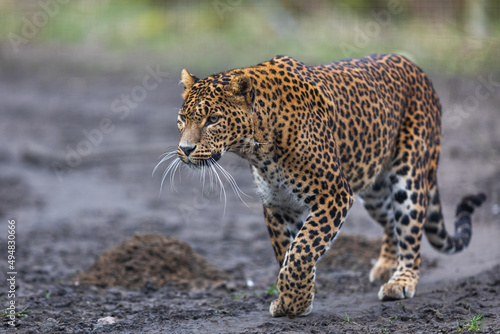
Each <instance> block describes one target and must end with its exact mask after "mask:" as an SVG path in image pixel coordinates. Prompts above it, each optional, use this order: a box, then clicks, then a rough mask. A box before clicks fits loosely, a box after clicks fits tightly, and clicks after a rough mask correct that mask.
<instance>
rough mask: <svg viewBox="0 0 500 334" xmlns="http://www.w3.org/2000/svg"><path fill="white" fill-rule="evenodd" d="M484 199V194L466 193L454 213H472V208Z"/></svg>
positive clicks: (479, 204)
mask: <svg viewBox="0 0 500 334" xmlns="http://www.w3.org/2000/svg"><path fill="white" fill-rule="evenodd" d="M484 201H486V194H484V193H479V194H476V195H467V196H465V197H464V198H462V200H461V201H460V204H459V205H458V207H457V211H456V214H457V215H459V214H460V213H462V212H468V213H469V214H472V213H473V212H474V208H477V207H479V206H481V204H483V202H484Z"/></svg>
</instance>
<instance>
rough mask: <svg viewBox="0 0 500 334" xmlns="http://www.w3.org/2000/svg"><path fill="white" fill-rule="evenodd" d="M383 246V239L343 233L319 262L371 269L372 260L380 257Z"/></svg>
mask: <svg viewBox="0 0 500 334" xmlns="http://www.w3.org/2000/svg"><path fill="white" fill-rule="evenodd" d="M381 246H382V240H381V239H375V240H371V239H368V238H365V237H362V236H359V235H344V234H341V235H339V237H338V238H337V240H335V242H334V243H333V245H332V248H330V250H329V251H328V252H327V253H326V254H325V256H324V257H323V258H322V259H321V261H320V262H319V263H320V265H328V266H338V267H342V268H346V269H351V270H361V269H369V268H370V267H371V261H372V260H373V259H375V260H376V259H377V258H378V255H379V252H380V247H381Z"/></svg>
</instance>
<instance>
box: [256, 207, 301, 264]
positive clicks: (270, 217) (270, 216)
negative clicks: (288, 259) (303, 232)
mask: <svg viewBox="0 0 500 334" xmlns="http://www.w3.org/2000/svg"><path fill="white" fill-rule="evenodd" d="M264 218H265V220H266V225H267V230H268V232H269V236H270V237H271V243H272V245H273V249H274V253H275V255H276V260H277V261H278V266H279V267H280V268H281V267H282V266H283V261H284V259H285V254H286V252H287V251H288V248H289V247H290V245H291V244H292V242H293V240H294V238H295V236H296V235H297V233H298V232H299V231H300V229H301V228H302V226H303V225H304V222H303V220H302V210H297V209H291V208H284V207H279V206H271V205H264Z"/></svg>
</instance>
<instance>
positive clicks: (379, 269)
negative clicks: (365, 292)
mask: <svg viewBox="0 0 500 334" xmlns="http://www.w3.org/2000/svg"><path fill="white" fill-rule="evenodd" d="M394 270H395V264H392V263H389V262H387V261H380V260H378V261H377V262H376V263H375V265H374V266H373V267H372V269H371V270H370V276H369V278H370V282H371V283H373V282H375V281H381V282H387V281H388V280H389V278H391V276H392V274H393V272H394Z"/></svg>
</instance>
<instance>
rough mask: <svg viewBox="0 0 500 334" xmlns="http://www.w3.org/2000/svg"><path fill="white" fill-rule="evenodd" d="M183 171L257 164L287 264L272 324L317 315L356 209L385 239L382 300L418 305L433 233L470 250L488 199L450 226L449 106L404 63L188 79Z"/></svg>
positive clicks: (290, 67)
mask: <svg viewBox="0 0 500 334" xmlns="http://www.w3.org/2000/svg"><path fill="white" fill-rule="evenodd" d="M181 83H182V85H183V86H184V91H183V93H182V99H183V103H182V107H181V108H180V110H179V113H178V115H177V126H178V128H179V131H180V139H179V143H178V146H176V148H175V150H174V152H175V159H176V163H178V164H179V163H184V164H186V165H188V166H189V167H191V168H193V169H197V170H204V169H206V168H208V167H210V166H213V165H214V164H217V163H218V161H219V159H220V158H221V157H222V156H223V155H224V154H225V153H227V152H231V153H234V154H236V155H238V156H240V157H241V158H243V159H245V160H246V161H248V164H249V166H250V169H251V173H252V175H253V179H254V181H255V185H256V188H257V193H258V195H259V197H260V199H261V201H262V205H263V211H264V220H265V223H266V226H267V230H268V232H269V236H270V239H271V243H272V247H273V249H274V253H275V256H276V260H277V262H278V270H279V273H278V277H277V281H276V287H277V289H278V290H279V294H278V296H277V298H276V299H275V300H273V301H272V302H271V304H270V308H269V312H270V314H271V316H273V317H280V316H287V317H288V318H291V319H293V318H296V317H299V316H305V315H307V314H309V313H310V312H311V311H312V308H313V299H314V296H315V284H316V283H315V281H316V264H317V262H318V261H319V260H320V259H321V257H322V256H323V255H324V254H325V253H326V252H327V251H328V249H329V248H330V247H332V245H333V243H334V241H335V239H336V237H337V236H338V235H339V232H340V230H341V228H342V226H343V224H344V222H345V220H346V217H347V214H348V212H349V210H350V209H351V207H352V205H353V202H354V200H355V199H356V200H360V201H361V202H362V203H363V206H364V208H365V209H366V211H367V212H368V214H369V215H370V216H371V218H373V220H375V221H376V222H378V223H380V225H381V226H382V228H383V230H384V236H383V238H382V247H381V249H380V253H379V256H378V259H377V260H376V262H375V263H374V265H373V267H372V268H371V270H370V272H369V281H370V282H381V283H382V285H381V287H380V290H379V292H378V298H379V299H380V300H381V301H387V300H402V299H409V298H413V297H414V295H415V292H416V288H417V284H418V280H419V272H420V266H421V241H422V235H423V234H424V233H425V235H426V237H427V239H428V240H429V242H430V244H431V245H432V246H433V248H435V249H436V250H437V251H440V252H442V253H447V254H454V253H458V252H460V251H463V250H464V249H465V248H466V247H467V246H468V245H469V242H470V240H471V235H472V222H471V217H472V214H473V212H474V210H475V209H476V208H477V207H479V206H480V205H481V204H482V203H483V202H484V201H485V200H486V195H485V194H484V193H481V192H478V193H477V194H471V195H466V196H464V197H463V198H462V199H461V201H460V202H459V204H458V206H457V208H456V218H455V233H454V234H451V233H448V231H447V229H446V227H445V224H444V219H443V214H442V205H441V201H440V196H439V191H438V183H437V168H438V160H439V155H440V151H441V140H442V135H441V114H442V106H441V103H440V100H439V98H438V95H437V93H436V90H435V89H434V87H433V84H432V83H431V81H430V79H429V77H428V76H427V75H426V74H425V73H424V72H423V70H422V69H421V68H420V67H418V66H417V65H416V64H415V63H414V62H412V61H410V60H409V59H407V58H406V57H404V56H401V55H397V54H372V55H369V56H366V57H362V58H352V59H344V60H339V61H335V62H332V63H329V64H323V65H306V64H304V63H302V62H300V61H297V60H295V59H294V58H292V57H289V56H276V57H274V58H273V59H271V60H269V61H267V62H263V63H260V64H257V65H255V66H251V67H245V68H238V69H233V70H228V71H224V72H221V73H217V74H214V75H210V76H208V77H206V78H205V79H200V78H198V77H196V76H195V75H194V74H192V73H190V72H189V71H187V70H186V69H183V70H182V72H181Z"/></svg>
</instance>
